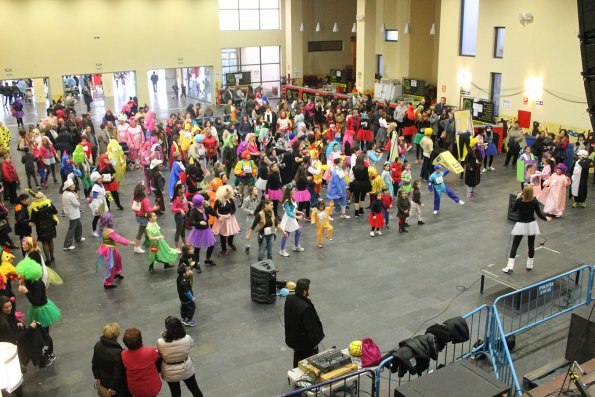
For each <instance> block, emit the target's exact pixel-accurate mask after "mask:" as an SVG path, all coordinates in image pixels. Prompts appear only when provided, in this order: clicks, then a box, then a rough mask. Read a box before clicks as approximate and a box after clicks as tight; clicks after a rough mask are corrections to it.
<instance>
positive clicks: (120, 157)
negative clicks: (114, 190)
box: [100, 139, 126, 204]
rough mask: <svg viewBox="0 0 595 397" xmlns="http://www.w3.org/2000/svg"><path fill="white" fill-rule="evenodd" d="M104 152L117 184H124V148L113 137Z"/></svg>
mask: <svg viewBox="0 0 595 397" xmlns="http://www.w3.org/2000/svg"><path fill="white" fill-rule="evenodd" d="M105 154H107V158H108V159H109V161H110V163H111V164H112V165H113V168H114V171H115V173H114V175H113V177H114V179H115V180H116V181H117V182H118V183H119V184H123V185H125V183H124V174H125V172H126V155H125V154H124V150H122V146H121V145H120V144H119V143H118V141H116V140H115V139H110V141H109V143H108V144H107V152H106V153H105ZM100 172H101V171H100ZM117 203H118V200H116V204H117Z"/></svg>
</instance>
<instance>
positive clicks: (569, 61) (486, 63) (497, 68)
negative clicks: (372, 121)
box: [438, 0, 590, 131]
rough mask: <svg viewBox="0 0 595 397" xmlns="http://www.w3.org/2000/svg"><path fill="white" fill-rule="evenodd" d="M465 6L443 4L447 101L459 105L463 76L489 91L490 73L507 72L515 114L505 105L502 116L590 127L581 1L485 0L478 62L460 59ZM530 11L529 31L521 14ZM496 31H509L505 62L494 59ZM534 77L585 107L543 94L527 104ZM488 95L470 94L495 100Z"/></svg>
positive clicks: (505, 87)
mask: <svg viewBox="0 0 595 397" xmlns="http://www.w3.org/2000/svg"><path fill="white" fill-rule="evenodd" d="M460 3H461V1H460V0H442V7H441V16H440V19H441V29H440V37H441V40H440V44H439V46H440V49H439V66H438V96H446V97H447V100H448V103H449V104H453V105H459V104H460V101H459V98H460V94H459V91H460V89H459V86H458V84H457V76H458V73H459V72H460V71H462V70H465V71H467V72H468V73H470V75H471V81H472V82H473V84H475V85H476V86H478V87H480V88H481V89H482V90H483V91H487V92H489V89H490V73H491V72H499V73H502V95H511V96H508V97H503V98H506V99H508V100H510V102H511V106H510V108H509V109H505V108H503V107H502V100H501V104H500V113H501V114H503V115H513V116H516V114H517V110H519V109H521V110H527V111H530V112H532V121H534V120H537V121H540V122H546V123H550V127H552V126H554V127H555V126H560V125H562V126H563V127H566V128H569V127H573V128H579V129H588V128H590V122H589V118H588V115H587V113H586V112H585V109H586V107H587V105H586V99H585V92H584V86H583V82H582V78H581V76H580V72H581V71H582V67H581V54H580V48H579V42H578V39H577V32H578V14H577V5H576V2H574V1H540V0H524V1H517V0H501V1H486V0H481V1H480V5H479V30H478V40H477V55H476V56H475V57H460V56H458V45H459V24H460ZM525 12H530V13H532V14H533V16H534V22H533V23H530V24H526V26H523V25H522V24H521V23H520V21H519V14H520V13H525ZM495 26H504V27H506V38H505V43H504V58H503V59H495V58H493V56H492V55H493V41H494V27H495ZM533 76H534V77H537V78H540V79H542V81H543V87H544V88H545V89H547V90H549V91H551V92H554V93H557V94H559V95H560V96H562V97H565V98H568V99H572V100H578V101H583V102H585V103H570V102H568V101H564V100H562V99H559V98H556V97H554V96H553V95H551V94H549V93H547V92H545V91H543V92H542V93H541V95H540V96H539V97H537V98H535V97H533V98H530V99H529V104H527V105H524V104H523V97H525V96H527V91H526V86H527V80H528V79H529V78H531V77H533ZM443 84H444V85H446V93H445V94H442V93H441V85H443ZM482 90H480V89H479V88H477V87H475V86H471V87H470V88H469V90H468V91H471V94H472V96H474V97H478V98H489V94H488V93H486V92H483V91H482ZM536 100H542V101H543V106H538V105H536V103H535V102H536ZM555 129H556V130H557V128H555ZM551 130H552V128H550V131H551Z"/></svg>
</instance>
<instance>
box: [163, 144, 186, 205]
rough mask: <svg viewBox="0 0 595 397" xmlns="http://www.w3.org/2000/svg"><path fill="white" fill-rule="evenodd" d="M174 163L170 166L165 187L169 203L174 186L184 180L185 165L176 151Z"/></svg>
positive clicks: (172, 197)
mask: <svg viewBox="0 0 595 397" xmlns="http://www.w3.org/2000/svg"><path fill="white" fill-rule="evenodd" d="M174 159H175V161H174V163H173V164H172V167H171V172H170V174H169V187H168V189H167V194H168V195H169V202H170V203H171V202H172V201H173V199H174V187H175V186H176V184H177V183H178V182H181V183H182V184H184V183H185V182H186V175H185V173H186V167H184V163H183V162H182V155H181V154H179V153H176V154H175V155H174Z"/></svg>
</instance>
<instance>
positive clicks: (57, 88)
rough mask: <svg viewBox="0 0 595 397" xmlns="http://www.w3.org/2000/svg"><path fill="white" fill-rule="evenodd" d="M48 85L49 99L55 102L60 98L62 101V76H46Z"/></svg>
mask: <svg viewBox="0 0 595 397" xmlns="http://www.w3.org/2000/svg"><path fill="white" fill-rule="evenodd" d="M48 81H49V83H50V94H51V99H52V100H55V101H57V100H58V99H59V98H60V97H62V100H64V85H63V84H62V75H50V76H48Z"/></svg>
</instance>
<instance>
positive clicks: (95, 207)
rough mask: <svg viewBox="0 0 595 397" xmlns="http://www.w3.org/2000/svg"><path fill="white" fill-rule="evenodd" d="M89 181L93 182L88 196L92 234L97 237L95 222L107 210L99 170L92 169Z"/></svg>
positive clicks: (105, 194)
mask: <svg viewBox="0 0 595 397" xmlns="http://www.w3.org/2000/svg"><path fill="white" fill-rule="evenodd" d="M91 181H92V182H93V187H92V188H91V196H90V197H89V199H90V200H91V201H90V202H89V208H90V209H91V213H92V214H93V223H92V226H93V236H95V237H99V234H98V233H97V232H96V229H97V222H98V221H99V217H100V216H101V214H103V213H104V212H106V211H107V210H108V205H107V192H106V191H105V188H104V187H103V177H102V176H101V174H100V173H99V172H97V171H94V172H92V173H91Z"/></svg>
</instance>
